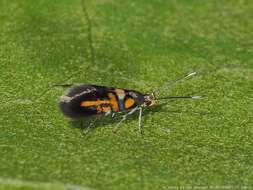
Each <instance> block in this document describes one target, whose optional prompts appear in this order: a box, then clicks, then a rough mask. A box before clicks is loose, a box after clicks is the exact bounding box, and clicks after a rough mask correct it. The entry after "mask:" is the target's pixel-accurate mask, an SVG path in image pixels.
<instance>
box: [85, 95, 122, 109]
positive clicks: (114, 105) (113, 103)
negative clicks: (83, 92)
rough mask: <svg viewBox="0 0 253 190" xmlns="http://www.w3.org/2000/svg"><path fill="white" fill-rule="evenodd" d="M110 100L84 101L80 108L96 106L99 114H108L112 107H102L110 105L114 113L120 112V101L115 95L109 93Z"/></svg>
mask: <svg viewBox="0 0 253 190" xmlns="http://www.w3.org/2000/svg"><path fill="white" fill-rule="evenodd" d="M108 96H109V98H110V99H109V100H95V101H83V102H81V104H80V106H83V107H91V106H96V109H97V111H98V112H104V113H106V112H108V111H110V110H111V108H110V107H108V106H101V105H103V104H109V105H111V106H112V110H113V111H114V112H118V111H119V105H118V101H117V99H116V97H115V95H114V94H113V93H109V94H108Z"/></svg>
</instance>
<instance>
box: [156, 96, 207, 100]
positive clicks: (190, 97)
mask: <svg viewBox="0 0 253 190" xmlns="http://www.w3.org/2000/svg"><path fill="white" fill-rule="evenodd" d="M167 99H195V100H197V99H203V97H201V96H168V97H162V98H158V99H157V100H167Z"/></svg>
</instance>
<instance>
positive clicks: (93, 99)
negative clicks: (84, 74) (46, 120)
mask: <svg viewBox="0 0 253 190" xmlns="http://www.w3.org/2000/svg"><path fill="white" fill-rule="evenodd" d="M193 74H195V73H191V74H189V75H187V76H186V77H184V78H181V79H179V80H176V81H174V83H175V82H178V81H180V80H182V79H187V78H188V77H190V76H192V75H193ZM160 89H161V88H159V89H157V90H155V91H154V92H152V93H149V94H144V93H141V92H138V91H135V90H128V89H123V88H113V87H105V86H97V85H90V84H89V85H86V84H82V85H77V86H74V87H72V88H71V89H70V91H69V92H68V93H67V94H66V95H64V96H62V97H61V100H60V103H59V105H60V109H61V111H62V112H63V114H64V115H66V116H68V117H70V118H72V119H82V118H85V117H90V116H96V115H110V114H112V115H114V114H115V113H121V112H123V113H125V114H124V115H123V118H122V119H121V121H120V122H119V123H118V125H119V124H120V123H121V122H122V121H124V120H125V119H126V118H127V116H128V115H130V114H132V113H134V112H135V111H139V122H138V128H139V130H140V131H141V115H142V108H143V107H146V106H152V105H153V104H154V103H155V101H156V100H159V99H156V98H155V96H154V93H155V92H158V91H160ZM170 98H193V99H197V98H198V97H192V96H187V97H182V96H181V97H164V98H160V99H170ZM118 125H117V126H118Z"/></svg>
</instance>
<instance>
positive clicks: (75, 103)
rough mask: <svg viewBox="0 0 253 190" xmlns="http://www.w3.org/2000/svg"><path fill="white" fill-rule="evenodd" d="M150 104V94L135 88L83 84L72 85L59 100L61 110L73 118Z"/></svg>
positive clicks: (127, 109) (106, 113)
mask: <svg viewBox="0 0 253 190" xmlns="http://www.w3.org/2000/svg"><path fill="white" fill-rule="evenodd" d="M152 104H154V97H153V96H152V95H148V94H142V93H140V92H137V91H135V90H127V89H122V88H112V87H105V86H97V85H85V84H84V85H78V86H75V87H73V88H72V89H70V91H69V92H68V94H67V95H65V96H62V98H61V100H60V108H61V110H62V112H63V113H64V114H65V115H66V116H68V117H71V118H73V119H78V118H83V117H89V116H92V115H98V114H104V115H109V114H113V113H118V112H127V111H129V110H132V109H133V108H136V107H139V106H141V107H142V106H149V105H152Z"/></svg>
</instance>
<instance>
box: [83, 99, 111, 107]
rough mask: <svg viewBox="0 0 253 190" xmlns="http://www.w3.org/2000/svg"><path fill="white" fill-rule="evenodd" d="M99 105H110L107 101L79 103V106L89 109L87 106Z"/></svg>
mask: <svg viewBox="0 0 253 190" xmlns="http://www.w3.org/2000/svg"><path fill="white" fill-rule="evenodd" d="M101 104H110V101H109V100H96V101H83V102H81V106H84V107H89V106H99V105H101Z"/></svg>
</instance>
